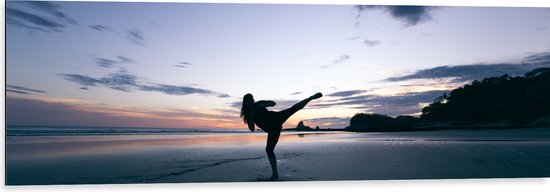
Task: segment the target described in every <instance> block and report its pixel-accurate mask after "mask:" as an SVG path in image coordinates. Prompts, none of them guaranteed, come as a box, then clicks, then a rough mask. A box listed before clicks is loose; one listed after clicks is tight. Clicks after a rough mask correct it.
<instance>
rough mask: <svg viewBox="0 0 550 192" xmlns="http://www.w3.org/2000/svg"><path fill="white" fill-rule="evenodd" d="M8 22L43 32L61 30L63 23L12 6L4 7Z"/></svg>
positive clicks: (15, 25)
mask: <svg viewBox="0 0 550 192" xmlns="http://www.w3.org/2000/svg"><path fill="white" fill-rule="evenodd" d="M6 16H7V21H8V24H11V25H12V26H14V27H21V28H26V29H29V30H39V31H44V32H61V31H62V29H63V28H64V27H65V26H64V25H62V24H60V23H58V22H55V21H52V20H50V19H47V18H43V17H41V16H38V15H35V14H32V13H28V12H25V11H21V10H18V9H13V8H6Z"/></svg>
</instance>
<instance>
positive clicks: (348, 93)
mask: <svg viewBox="0 0 550 192" xmlns="http://www.w3.org/2000/svg"><path fill="white" fill-rule="evenodd" d="M364 92H366V91H365V90H350V91H340V92H335V93H331V94H328V95H327V96H331V97H349V96H353V95H358V94H361V93H364Z"/></svg>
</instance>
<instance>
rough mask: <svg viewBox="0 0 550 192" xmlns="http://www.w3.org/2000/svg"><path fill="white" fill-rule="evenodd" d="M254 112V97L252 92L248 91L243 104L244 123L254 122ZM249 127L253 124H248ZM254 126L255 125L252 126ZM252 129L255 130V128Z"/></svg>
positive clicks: (242, 116)
mask: <svg viewBox="0 0 550 192" xmlns="http://www.w3.org/2000/svg"><path fill="white" fill-rule="evenodd" d="M253 113H254V97H253V96H252V94H250V93H247V94H246V95H244V97H243V106H242V108H241V118H243V121H244V124H248V123H254V122H253V119H252V118H254V117H252V114H253ZM248 127H249V129H250V127H251V126H248ZM252 127H253V126H252ZM250 131H254V130H253V129H252V130H250Z"/></svg>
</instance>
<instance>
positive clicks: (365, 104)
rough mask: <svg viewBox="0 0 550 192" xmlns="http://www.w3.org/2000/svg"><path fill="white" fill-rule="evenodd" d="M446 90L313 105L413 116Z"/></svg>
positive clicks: (365, 96) (354, 97)
mask: <svg viewBox="0 0 550 192" xmlns="http://www.w3.org/2000/svg"><path fill="white" fill-rule="evenodd" d="M447 92H448V90H432V91H425V92H409V93H404V94H400V95H394V96H380V95H359V96H353V97H343V98H339V99H336V100H331V101H325V102H323V103H319V104H313V105H314V107H316V108H326V107H335V106H347V107H348V108H353V109H361V110H367V111H368V112H373V113H380V114H387V115H391V116H397V115H403V114H414V113H418V112H420V111H421V109H422V107H423V106H422V105H421V104H422V103H431V102H432V101H433V100H434V99H436V98H437V97H439V96H441V95H443V94H444V93H447Z"/></svg>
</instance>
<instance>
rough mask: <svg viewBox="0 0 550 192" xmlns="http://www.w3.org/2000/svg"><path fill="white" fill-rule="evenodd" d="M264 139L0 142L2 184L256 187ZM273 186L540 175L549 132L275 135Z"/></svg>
mask: <svg viewBox="0 0 550 192" xmlns="http://www.w3.org/2000/svg"><path fill="white" fill-rule="evenodd" d="M265 139H266V134H265V133H224V134H205V135H198V134H197V135H112V136H23V137H8V138H7V141H6V142H7V144H6V147H7V148H6V149H7V154H6V161H7V175H6V176H7V184H8V185H36V184H120V183H190V182H263V181H264V180H265V179H266V178H268V177H269V176H270V175H271V169H270V166H269V161H268V159H267V157H266V155H265V152H264V147H265ZM275 153H276V155H277V158H278V170H279V174H280V178H279V179H278V181H331V180H388V179H391V180H394V179H457V178H518V177H550V130H549V129H516V130H478V131H466V130H453V131H431V132H400V133H349V132H304V133H297V132H284V133H283V135H282V136H281V140H280V141H279V144H278V145H277V147H276V149H275Z"/></svg>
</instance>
